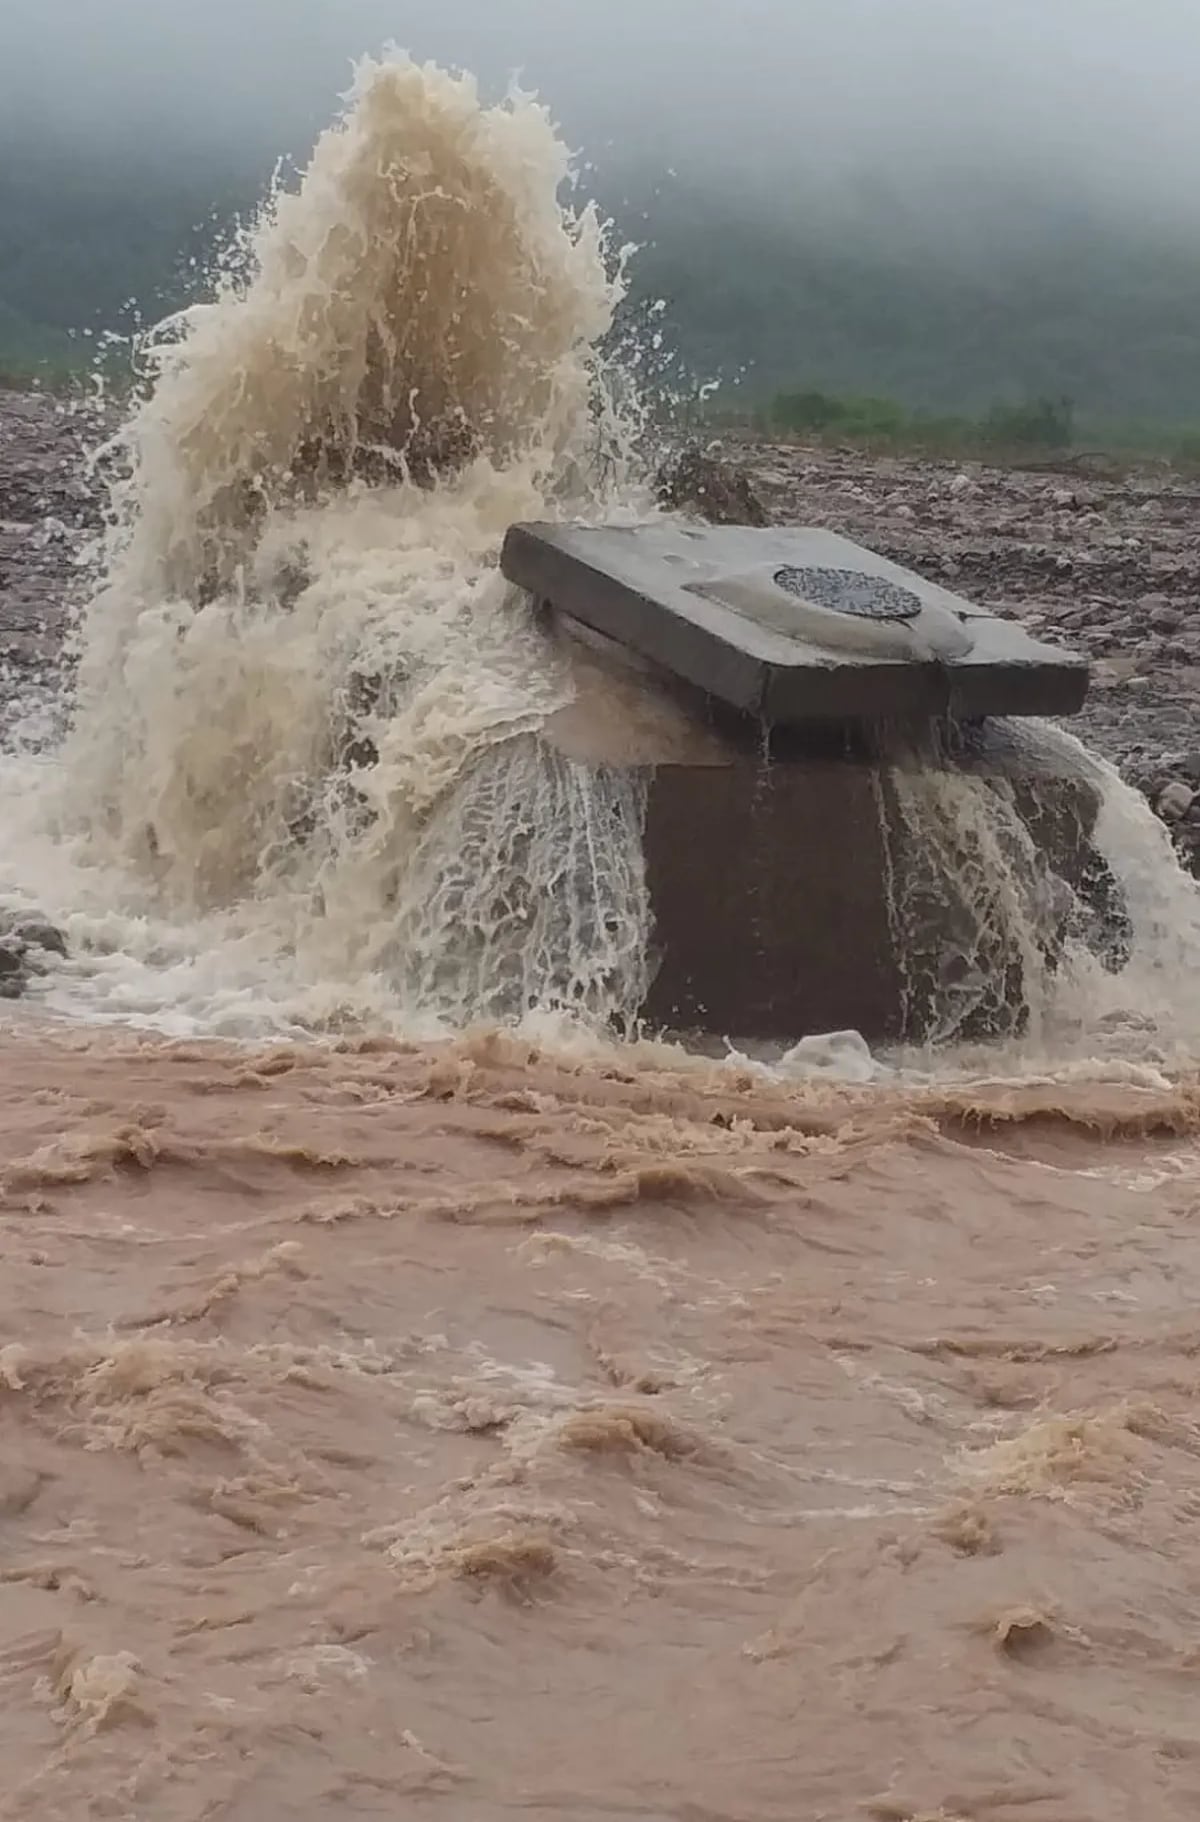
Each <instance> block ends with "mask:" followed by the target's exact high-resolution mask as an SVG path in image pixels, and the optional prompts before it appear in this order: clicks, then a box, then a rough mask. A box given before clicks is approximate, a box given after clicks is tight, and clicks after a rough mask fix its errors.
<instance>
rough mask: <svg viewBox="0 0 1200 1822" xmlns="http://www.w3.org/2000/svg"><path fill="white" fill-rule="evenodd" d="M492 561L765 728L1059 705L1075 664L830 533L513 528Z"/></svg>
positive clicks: (563, 610)
mask: <svg viewBox="0 0 1200 1822" xmlns="http://www.w3.org/2000/svg"><path fill="white" fill-rule="evenodd" d="M501 567H502V569H503V571H504V574H505V575H506V576H507V577H508V578H509V580H510V581H513V582H517V583H519V584H520V585H521V587H522V588H525V589H527V590H528V591H529V593H530V594H531V595H533V596H535V597H536V598H537V599H538V600H541V601H546V602H549V603H550V604H551V605H552V607H553V608H554V610H555V612H556V613H558V614H559V615H563V616H566V617H568V618H569V619H571V620H574V621H575V622H577V623H578V624H580V625H582V626H585V627H589V628H591V629H592V630H593V631H595V632H598V633H601V634H603V635H604V636H605V637H606V638H608V639H611V640H612V641H614V642H615V643H616V644H617V645H618V646H622V647H624V648H625V649H626V650H628V651H629V652H630V653H633V654H635V655H637V656H638V657H641V658H644V659H646V660H647V661H648V662H650V663H651V664H653V665H655V666H657V667H658V668H659V669H660V670H661V671H662V672H664V673H665V674H667V675H670V676H672V677H674V678H676V679H678V680H679V681H681V682H684V683H688V684H691V685H692V686H693V687H694V688H696V689H698V690H700V691H701V692H703V693H704V694H705V695H708V696H710V697H713V698H715V699H717V700H718V701H720V702H722V703H724V704H725V705H727V706H728V707H729V708H732V709H735V710H737V711H739V712H741V713H742V714H745V715H750V716H753V717H754V718H755V719H757V720H761V721H764V722H766V723H768V724H770V725H771V726H776V727H795V726H798V725H802V724H804V723H809V722H814V721H826V722H830V721H834V722H842V721H847V720H855V721H869V722H878V721H881V720H897V719H904V720H929V719H930V718H933V717H936V716H951V717H953V718H954V719H957V720H967V719H970V718H973V717H977V716H982V715H1071V714H1074V713H1075V711H1076V710H1077V709H1079V708H1081V707H1082V705H1083V700H1084V697H1085V695H1086V694H1087V666H1086V664H1085V663H1084V662H1083V661H1082V660H1081V659H1078V658H1075V657H1072V656H1070V655H1069V654H1067V653H1064V652H1061V651H1058V650H1055V649H1054V648H1052V647H1050V646H1045V645H1039V644H1036V643H1035V642H1034V641H1033V640H1032V639H1030V638H1029V637H1028V635H1027V634H1025V633H1024V632H1023V631H1022V630H1021V628H1020V627H1017V626H1013V625H1012V624H1011V623H1010V622H1007V621H1004V620H1000V619H997V617H996V616H995V615H994V614H990V613H988V612H987V610H986V609H985V608H980V607H975V606H973V605H972V604H971V603H970V602H969V601H964V600H962V599H961V598H960V597H959V596H957V595H953V594H951V593H950V592H949V590H947V589H944V588H940V587H938V586H936V585H935V584H933V583H931V582H926V581H924V580H923V579H922V578H921V577H919V576H915V575H913V574H911V573H910V572H909V571H908V570H904V569H901V568H900V567H899V566H898V565H897V564H895V563H889V562H887V561H886V559H884V558H883V557H877V556H875V555H874V554H873V553H872V552H871V551H868V550H864V549H862V547H861V546H859V545H856V544H852V543H851V542H850V541H849V539H846V538H842V537H839V536H838V535H837V534H836V533H835V532H830V531H820V530H804V529H771V530H762V531H760V530H754V529H749V528H745V527H742V526H701V525H688V524H685V523H683V522H682V521H680V520H662V521H658V522H655V523H653V524H651V525H641V526H630V527H614V526H588V525H564V526H559V525H515V526H513V528H512V529H511V530H510V532H509V534H508V537H507V539H506V540H505V544H504V550H503V553H502V556H501Z"/></svg>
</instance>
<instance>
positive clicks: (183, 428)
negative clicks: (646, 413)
mask: <svg viewBox="0 0 1200 1822" xmlns="http://www.w3.org/2000/svg"><path fill="white" fill-rule="evenodd" d="M569 169H570V167H569V160H568V157H567V154H566V151H565V149H564V147H563V146H562V144H561V142H560V141H559V140H558V138H557V137H556V135H555V132H554V129H553V127H552V125H551V122H550V120H549V118H548V116H547V114H546V113H545V111H544V110H543V109H542V108H541V107H539V106H538V105H536V104H535V103H534V102H533V101H532V100H531V99H530V98H528V97H525V96H523V95H520V94H517V95H514V96H512V97H511V98H510V99H509V100H508V101H506V102H505V103H504V104H503V105H500V106H497V107H484V106H482V105H481V103H480V100H479V96H478V94H477V91H476V88H475V85H474V83H473V81H472V80H471V79H470V78H468V77H456V76H450V75H447V74H446V73H444V72H442V71H440V70H437V69H434V68H430V67H422V66H418V65H416V64H414V63H413V62H411V61H410V60H408V59H407V58H405V57H402V56H399V55H395V56H391V57H389V58H387V59H386V60H384V61H382V62H371V61H368V62H366V63H364V64H363V65H362V66H361V68H360V69H359V71H358V74H357V79H356V82H355V85H354V88H353V91H352V93H351V96H350V98H349V102H348V106H347V109H346V112H345V114H344V116H343V118H342V119H341V120H340V121H339V122H338V123H337V124H336V125H335V126H334V127H333V128H332V129H331V130H330V131H329V132H327V133H326V134H325V135H324V136H323V138H322V139H321V140H320V142H319V143H318V145H317V148H316V151H315V153H314V155H313V158H312V160H311V163H310V164H309V166H308V169H307V170H306V172H305V173H304V175H303V179H302V181H301V183H300V186H299V188H298V189H297V190H296V191H295V192H294V193H292V192H287V191H284V190H282V189H279V188H277V189H276V190H275V192H274V193H273V194H272V195H271V197H270V198H269V200H268V202H267V204H266V206H265V207H264V209H263V211H262V213H261V215H260V217H259V219H258V220H257V221H256V222H255V223H253V224H252V225H251V227H250V228H249V229H248V230H247V231H246V233H245V235H244V237H243V240H242V242H241V247H240V254H239V255H238V256H237V257H228V256H227V257H226V258H225V259H224V260H223V262H222V265H221V268H220V271H219V273H218V275H217V279H216V289H215V295H214V296H213V298H212V299H211V301H209V302H206V303H203V304H199V305H195V306H193V307H191V308H189V309H188V310H186V311H184V312H183V313H182V314H181V315H180V316H178V317H176V318H175V319H173V320H172V321H170V322H169V323H167V324H166V325H164V326H163V327H162V329H160V330H159V331H158V332H157V333H156V334H155V336H154V337H152V338H151V341H150V344H149V347H148V352H147V357H146V358H147V361H148V368H149V377H150V381H151V384H150V387H149V389H148V391H147V393H146V396H145V397H144V398H143V399H142V401H141V402H140V404H139V406H138V408H137V409H136V410H135V411H134V412H133V414H132V416H131V417H130V419H129V421H128V422H127V423H126V424H125V426H124V427H123V428H122V430H121V431H120V432H119V434H118V435H117V437H116V438H114V439H113V441H112V443H111V444H110V446H109V448H108V450H107V451H106V454H105V460H106V464H107V467H108V470H109V472H110V473H111V474H112V475H113V476H114V482H113V511H112V524H111V529H110V535H109V539H108V547H107V552H106V573H105V577H104V581H103V584H102V586H101V587H100V589H99V590H98V592H97V594H96V596H95V598H94V600H93V602H92V604H91V607H90V609H89V611H88V613H87V615H86V617H85V620H84V623H83V626H82V631H81V636H80V642H79V652H78V683H77V690H78V694H77V709H76V715H75V721H74V726H73V729H72V731H71V734H70V737H69V739H68V741H67V743H66V747H65V750H64V754H63V763H62V778H63V781H64V782H63V786H62V788H61V789H60V790H59V791H58V793H57V798H56V801H55V802H54V804H53V812H54V821H55V824H56V827H57V831H58V833H59V834H60V835H61V837H62V839H63V841H64V842H65V843H66V844H67V845H68V847H69V849H70V852H71V854H72V856H73V859H74V862H75V863H76V864H77V866H78V867H79V868H80V869H81V870H83V871H85V872H89V873H90V878H91V881H92V884H93V886H94V885H95V882H96V881H97V880H99V879H101V878H103V879H104V880H106V881H107V883H108V889H109V890H111V889H112V888H113V884H114V882H115V880H117V879H118V878H119V879H121V880H122V881H124V882H127V883H126V884H124V885H122V886H121V888H120V891H121V894H122V896H123V897H124V899H125V901H126V902H129V900H130V899H131V898H132V899H134V900H136V899H137V897H138V895H139V894H140V900H141V908H142V911H143V914H144V915H145V916H147V917H149V918H151V919H163V920H165V921H167V922H173V923H174V925H175V927H176V928H178V927H179V926H180V925H181V924H183V923H185V922H186V921H187V920H189V919H195V918H197V917H205V916H212V917H215V918H224V919H225V922H226V926H227V928H226V936H227V938H228V937H229V936H232V937H233V938H234V939H235V941H236V942H237V943H238V944H240V945H242V946H243V947H244V946H245V944H246V943H247V942H248V943H249V944H250V946H251V947H252V948H253V950H254V952H255V954H256V955H258V956H261V955H262V954H263V953H264V952H267V951H271V950H273V951H274V952H275V954H276V955H277V956H278V957H279V958H280V960H281V962H282V963H284V964H290V966H291V968H292V971H293V973H294V974H295V976H296V977H298V978H301V979H305V980H307V981H309V982H311V983H315V982H318V981H319V982H321V983H322V985H323V988H324V990H325V994H326V998H327V1000H328V1001H329V1003H330V1005H331V1006H334V1007H337V1008H339V1009H341V1010H342V1011H344V1010H345V1009H346V1008H347V1007H349V1006H351V1005H357V1006H358V1007H359V1008H360V1009H364V1008H368V1007H370V1005H371V1003H372V1001H373V1000H374V1001H377V1002H378V1004H379V1006H382V1005H383V1003H384V1002H385V1001H386V1002H389V1003H390V1008H391V1012H392V1014H393V1016H394V1015H395V1014H396V1013H397V1012H398V1011H407V1012H408V1013H410V1014H412V1015H414V1016H421V1017H424V1016H425V1015H429V1016H431V1017H436V1016H442V1017H444V1018H445V1019H446V1020H447V1021H449V1022H450V1023H453V1024H461V1023H462V1022H463V1021H464V1020H465V1019H467V1018H469V1017H470V1016H471V1015H475V1016H512V1015H514V1014H517V1015H519V1014H520V1013H521V1012H522V1011H524V1010H527V1009H529V1008H530V1007H543V1008H544V1007H545V1006H547V1005H558V1004H562V1005H566V1006H568V1007H572V1008H575V1009H583V1010H586V1011H587V1012H589V1013H592V1014H594V1015H595V1016H596V1017H598V1018H600V1019H611V1018H614V1017H615V1018H618V1019H622V1020H625V1019H628V1018H629V1017H631V1016H632V1013H633V1011H634V1010H635V1009H636V1005H637V1002H638V999H639V998H640V994H641V991H642V987H643V972H642V971H643V962H642V959H641V958H642V954H643V951H644V936H645V928H646V917H647V911H646V905H645V890H644V882H643V878H642V864H641V851H640V810H639V805H638V802H637V800H636V791H634V790H633V788H632V787H631V786H621V785H619V784H618V783H616V782H615V781H613V780H610V779H607V778H605V777H603V776H600V777H593V776H591V775H590V774H589V773H587V772H586V771H585V770H584V769H583V768H580V767H572V766H569V765H566V764H564V762H563V761H562V760H561V759H559V758H558V757H557V756H555V755H552V754H550V753H549V752H546V751H543V749H542V748H541V747H540V745H539V744H538V743H537V742H536V740H535V739H534V738H533V736H534V735H535V733H536V730H537V729H538V727H539V726H540V725H541V723H542V722H543V721H544V719H545V718H546V716H547V715H548V714H550V713H552V712H553V710H554V709H556V708H557V707H559V706H561V704H562V703H563V702H565V701H566V700H567V699H568V697H569V693H570V684H569V678H568V676H567V675H566V673H565V671H564V670H563V668H562V666H561V664H560V662H559V661H558V660H557V659H556V658H555V656H554V655H553V653H552V652H550V651H549V650H548V649H547V647H546V644H545V641H544V640H543V639H542V638H541V637H540V636H539V635H538V634H537V632H536V630H535V628H534V626H533V623H532V619H531V615H530V608H529V604H528V603H527V602H526V601H525V599H524V598H523V597H521V596H519V595H517V594H516V593H515V592H514V591H512V590H510V589H508V588H507V586H506V585H505V584H504V583H503V581H502V579H501V578H500V576H499V574H498V571H497V570H496V567H495V564H496V555H497V552H498V549H499V544H500V541H501V538H502V535H503V532H504V530H505V529H506V527H507V526H508V525H509V523H511V522H512V521H513V520H514V519H519V518H523V517H534V516H547V515H551V514H553V513H555V512H558V511H564V510H570V511H574V512H586V513H588V514H590V515H592V516H598V517H603V516H605V515H606V514H607V513H609V512H611V511H614V510H617V509H619V508H620V506H621V504H622V503H623V502H628V501H630V500H632V499H633V498H635V497H636V494H637V475H638V469H637V464H636V462H635V461H634V459H633V456H632V454H631V450H632V441H633V439H632V434H631V428H630V424H629V421H628V419H627V417H626V415H625V414H624V412H623V408H622V405H621V403H619V402H618V394H617V391H616V389H615V388H614V387H613V386H612V385H611V384H610V379H609V375H608V374H607V373H606V371H605V368H604V365H603V363H602V361H601V359H600V357H599V355H598V353H597V349H598V346H599V344H600V343H601V342H602V339H603V337H604V335H605V333H606V331H607V330H608V328H609V327H610V325H611V323H612V320H613V314H614V310H615V308H616V306H617V304H618V302H619V300H620V297H621V295H622V289H623V281H622V276H621V259H620V256H619V255H614V254H613V253H612V252H611V250H610V248H609V246H608V244H607V239H606V234H605V231H604V228H603V225H602V224H601V222H600V221H599V219H598V218H597V216H596V214H595V212H594V210H593V209H592V208H591V207H583V208H581V209H579V210H575V209H572V208H570V207H568V206H565V205H564V203H563V200H562V191H563V187H564V182H565V180H566V179H567V177H568V175H569ZM624 396H625V397H627V393H626V394H625V395H624ZM78 883H79V882H78V881H76V886H78ZM85 896H86V894H85ZM74 902H75V904H76V905H78V902H79V899H78V894H77V893H76V897H75V901H74ZM618 932H619V934H618ZM309 1011H310V1012H311V1000H310V1005H309Z"/></svg>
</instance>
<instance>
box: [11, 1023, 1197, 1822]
mask: <svg viewBox="0 0 1200 1822" xmlns="http://www.w3.org/2000/svg"><path fill="white" fill-rule="evenodd" d="M1198 1109H1200V1091H1198V1089H1197V1086H1196V1085H1195V1084H1192V1083H1187V1084H1181V1085H1180V1086H1179V1087H1178V1088H1177V1089H1175V1090H1173V1091H1172V1092H1169V1093H1167V1092H1162V1091H1155V1090H1152V1089H1146V1088H1133V1087H1127V1086H1118V1087H1108V1088H1100V1087H1091V1088H1086V1087H1083V1088H1075V1089H1073V1090H1062V1089H1055V1088H1053V1087H1052V1086H1049V1085H1044V1086H1041V1087H1037V1086H1025V1087H1020V1086H1009V1087H993V1088H991V1089H990V1090H979V1091H975V1092H971V1093H968V1092H965V1091H962V1090H957V1091H956V1090H951V1089H946V1090H941V1089H934V1088H930V1089H925V1090H922V1091H920V1092H909V1093H906V1094H898V1093H897V1094H891V1093H888V1092H886V1091H881V1090H879V1089H877V1088H872V1089H841V1090H839V1089H833V1088H830V1087H828V1086H825V1087H821V1088H819V1089H818V1088H808V1089H804V1088H801V1087H795V1086H794V1087H792V1088H791V1089H789V1090H788V1091H787V1092H780V1091H778V1090H773V1089H772V1088H771V1087H770V1086H768V1085H765V1084H764V1083H763V1082H762V1080H761V1079H759V1078H757V1077H754V1076H751V1075H739V1074H738V1072H737V1071H736V1070H730V1069H728V1068H722V1069H720V1070H716V1069H710V1068H707V1067H706V1066H703V1065H692V1066H687V1067H685V1068H683V1069H682V1070H680V1069H674V1070H672V1069H670V1068H668V1067H665V1066H664V1065H663V1064H662V1063H661V1062H657V1061H655V1060H653V1059H650V1060H646V1061H637V1060H634V1059H633V1058H631V1059H630V1060H629V1061H628V1062H627V1063H623V1062H621V1061H619V1060H609V1061H604V1060H602V1059H595V1058H594V1059H592V1060H591V1061H590V1062H588V1063H587V1064H584V1063H581V1062H579V1061H575V1062H571V1061H567V1060H564V1059H563V1058H561V1057H558V1058H556V1056H555V1055H554V1054H553V1053H552V1052H549V1051H543V1050H540V1049H539V1048H538V1047H536V1046H535V1045H533V1044H530V1043H527V1042H523V1041H521V1040H519V1039H516V1038H512V1037H498V1036H493V1037H490V1038H480V1039H478V1040H475V1041H471V1042H465V1041H464V1042H458V1043H449V1044H444V1045H440V1046H436V1047H415V1046H407V1045H404V1044H402V1043H398V1042H396V1041H376V1042H364V1043H355V1044H348V1045H346V1046H344V1047H341V1048H337V1049H318V1048H316V1047H304V1046H280V1045H275V1046H272V1047H269V1048H264V1049H260V1050H255V1049H251V1048H247V1047H245V1046H242V1047H238V1048H236V1049H231V1048H230V1047H228V1046H223V1045H220V1044H205V1043H196V1042H187V1043H181V1042H174V1043H172V1042H168V1041H161V1040H134V1039H131V1038H129V1037H104V1038H97V1037H95V1036H90V1037H89V1036H83V1035H68V1036H64V1035H61V1034H55V1035H43V1036H38V1037H35V1036H33V1035H17V1034H16V1033H13V1034H11V1035H10V1038H9V1041H8V1042H7V1044H6V1047H5V1063H4V1067H3V1076H2V1078H0V1188H2V1195H3V1223H2V1226H0V1235H2V1238H3V1249H4V1250H3V1276H2V1279H0V1282H2V1284H3V1287H4V1288H3V1328H2V1333H3V1346H2V1347H0V1411H2V1413H3V1422H4V1450H3V1456H2V1458H0V1524H2V1527H3V1532H2V1534H3V1539H4V1560H3V1569H2V1571H0V1574H2V1579H3V1583H4V1589H3V1598H2V1602H0V1614H2V1615H3V1624H2V1631H0V1689H2V1692H3V1701H2V1703H0V1737H2V1739H3V1762H4V1766H5V1779H4V1784H5V1789H4V1795H3V1797H2V1798H0V1814H2V1815H4V1816H5V1817H9V1816H11V1817H14V1818H15V1817H36V1818H43V1817H51V1816H54V1817H58V1816H62V1817H75V1816H80V1817H82V1816H98V1817H122V1818H124V1817H139V1818H140V1817H143V1816H147V1817H148V1816H154V1817H156V1818H157V1817H161V1818H171V1819H172V1822H200V1819H201V1818H213V1817H218V1816H219V1817H222V1818H229V1819H230V1822H234V1819H235V1818H236V1819H238V1822H242V1819H244V1822H262V1819H264V1818H268V1817H276V1816H278V1817H283V1816H285V1815H286V1816H290V1817H295V1818H306V1819H307V1818H312V1819H313V1822H316V1819H317V1818H324V1817H329V1816H343V1815H344V1816H359V1815H361V1816H378V1817H395V1816H398V1815H404V1816H407V1815H412V1816H426V1815H428V1816H431V1817H433V1816H445V1817H447V1818H453V1819H454V1822H493V1819H495V1818H499V1817H503V1816H508V1815H535V1816H536V1815H541V1816H546V1817H564V1818H568V1817H569V1818H574V1819H577V1822H603V1819H607V1818H610V1817H629V1818H634V1817H636V1818H639V1819H644V1822H667V1819H668V1818H670V1819H672V1822H774V1819H775V1818H778V1819H779V1822H795V1819H796V1818H806V1819H808V1818H812V1819H813V1822H815V1819H816V1818H837V1819H838V1822H842V1819H843V1818H845V1819H847V1822H848V1819H849V1818H854V1817H868V1818H878V1819H881V1822H917V1819H918V1818H920V1819H921V1822H934V1819H935V1818H936V1819H937V1822H950V1819H952V1818H953V1819H954V1822H959V1819H961V1822H1026V1818H1036V1822H1109V1819H1111V1822H1126V1819H1127V1818H1128V1817H1130V1816H1133V1815H1138V1816H1147V1817H1149V1816H1154V1817H1163V1818H1168V1817H1171V1818H1174V1817H1178V1818H1181V1819H1182V1818H1184V1817H1191V1816H1194V1815H1195V1814H1196V1811H1197V1805H1198V1804H1200V1718H1198V1710H1197V1704H1196V1699H1195V1697H1196V1680H1197V1677H1200V1608H1198V1607H1197V1602H1196V1600H1195V1598H1194V1597H1193V1594H1192V1592H1191V1589H1192V1583H1193V1578H1194V1577H1195V1576H1197V1574H1198V1573H1200V1550H1198V1548H1197V1545H1196V1541H1195V1540H1196V1521H1197V1515H1198V1512H1200V1504H1198V1494H1197V1485H1198V1478H1197V1475H1198V1466H1200V1423H1198V1421H1197V1417H1196V1391H1197V1355H1198V1352H1200V1327H1198V1326H1197V1321H1196V1315H1195V1311H1196V1307H1197V1304H1198V1303H1200V1245H1197V1242H1196V1237H1195V1224H1196V1221H1197V1219H1198V1218H1200V1149H1198V1147H1197V1140H1196V1127H1197V1123H1198Z"/></svg>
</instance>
